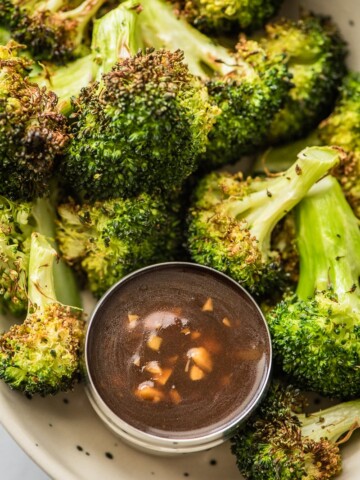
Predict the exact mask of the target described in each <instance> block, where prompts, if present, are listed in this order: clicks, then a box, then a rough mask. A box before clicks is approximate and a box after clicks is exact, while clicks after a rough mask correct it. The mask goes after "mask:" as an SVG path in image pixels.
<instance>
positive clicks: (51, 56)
mask: <svg viewBox="0 0 360 480" xmlns="http://www.w3.org/2000/svg"><path fill="white" fill-rule="evenodd" d="M104 3H105V0H84V1H83V2H82V3H81V4H80V5H79V6H77V7H76V8H72V2H71V1H69V0H55V1H54V0H7V1H6V5H5V7H4V16H5V20H7V22H8V25H10V29H11V31H12V36H13V38H15V40H17V41H19V42H20V43H23V44H25V45H26V46H27V47H28V48H29V50H30V51H31V53H32V55H33V56H34V58H37V59H40V60H51V61H64V60H69V59H71V58H72V57H75V56H79V55H82V54H83V53H84V51H86V49H85V47H84V41H85V40H86V32H87V26H88V24H89V22H90V21H91V20H92V18H93V17H94V15H95V14H96V13H97V11H98V10H99V8H100V7H101V6H102V5H103V4H104ZM0 18H1V16H0Z"/></svg>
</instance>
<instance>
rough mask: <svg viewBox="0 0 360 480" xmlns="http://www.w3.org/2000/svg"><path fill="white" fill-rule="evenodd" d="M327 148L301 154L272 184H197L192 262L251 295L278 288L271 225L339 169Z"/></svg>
mask: <svg viewBox="0 0 360 480" xmlns="http://www.w3.org/2000/svg"><path fill="white" fill-rule="evenodd" d="M339 155H340V154H339V153H338V151H337V150H335V149H332V148H330V147H322V148H309V149H305V150H303V151H302V152H301V153H300V154H299V156H298V160H297V161H296V162H295V163H294V165H292V166H291V167H290V168H289V169H288V170H287V171H286V172H284V173H283V174H282V175H280V176H278V177H272V178H266V179H264V178H257V179H252V178H248V179H246V180H244V179H243V177H242V175H241V174H240V175H239V174H235V175H231V174H228V173H225V172H223V173H211V174H210V175H208V176H206V177H205V178H204V179H203V180H202V181H201V182H200V184H199V186H198V187H197V189H196V192H195V202H194V205H193V208H192V209H191V211H190V222H189V233H188V244H189V250H190V253H191V255H192V258H193V259H194V260H195V261H197V262H199V263H201V264H204V265H209V266H212V267H214V268H216V269H218V270H220V271H223V272H225V273H227V274H229V275H230V276H231V277H233V278H234V279H235V280H237V281H238V282H240V283H241V284H243V285H244V286H245V287H246V288H248V289H249V290H250V291H251V292H252V293H254V294H257V295H259V294H262V293H264V291H266V290H267V289H268V288H269V287H270V286H271V285H272V284H274V283H275V282H279V278H280V277H281V274H282V269H281V256H280V254H279V251H275V250H273V249H272V247H271V234H272V232H273V229H274V227H275V225H276V224H277V223H278V222H279V221H280V220H281V218H283V217H284V216H285V215H286V213H288V212H289V211H290V210H291V209H292V208H293V207H294V206H295V205H296V204H297V203H298V202H299V201H300V200H301V199H302V197H303V196H304V195H305V194H306V193H307V191H308V189H309V188H310V187H311V186H312V185H313V184H314V183H315V182H317V181H318V180H319V179H320V178H321V177H322V176H323V175H325V174H326V173H327V172H328V170H329V169H331V168H332V167H333V166H334V165H336V164H337V163H339Z"/></svg>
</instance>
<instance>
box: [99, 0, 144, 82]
mask: <svg viewBox="0 0 360 480" xmlns="http://www.w3.org/2000/svg"><path fill="white" fill-rule="evenodd" d="M139 11H140V10H139V1H138V0H128V1H127V2H124V3H122V4H121V5H120V6H119V7H117V8H115V9H114V10H111V11H110V12H109V13H107V14H106V15H105V16H104V17H102V18H101V19H99V20H96V21H95V22H94V30H93V39H92V44H91V49H92V52H93V56H94V65H95V71H94V78H95V79H96V80H100V79H101V76H102V75H103V74H104V73H107V72H109V71H110V70H111V69H112V67H113V66H114V65H115V64H116V63H117V62H118V61H119V60H123V59H126V58H129V57H131V56H132V55H135V54H136V53H137V52H138V51H139V50H140V49H142V48H143V44H142V40H141V37H140V32H139V29H138V28H137V21H138V14H139Z"/></svg>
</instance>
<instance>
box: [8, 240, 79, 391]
mask: <svg viewBox="0 0 360 480" xmlns="http://www.w3.org/2000/svg"><path fill="white" fill-rule="evenodd" d="M56 259H57V253H56V251H55V250H54V249H53V248H52V247H51V245H50V243H49V242H48V241H47V239H46V237H44V236H42V235H40V234H38V233H33V234H32V236H31V245H30V261H29V283H28V297H29V310H28V314H27V317H26V319H25V321H24V323H23V324H21V325H14V326H12V327H11V328H10V330H9V331H8V332H6V333H4V334H3V335H2V336H1V337H0V378H2V379H3V380H4V381H5V382H6V383H7V384H8V385H9V386H10V387H11V388H14V389H17V390H21V391H22V392H25V393H27V394H35V393H39V394H42V395H48V394H54V393H57V392H58V391H61V390H68V389H70V388H71V387H72V386H73V384H74V382H75V381H76V379H77V378H78V376H79V373H80V359H81V351H82V340H83V335H84V322H83V320H82V319H81V312H80V311H78V310H76V309H75V310H74V309H73V308H72V307H71V306H66V305H63V304H62V303H60V302H59V301H58V300H57V298H56V293H55V288H54V278H53V263H54V261H55V260H56Z"/></svg>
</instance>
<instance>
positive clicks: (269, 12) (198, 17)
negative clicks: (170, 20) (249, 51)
mask: <svg viewBox="0 0 360 480" xmlns="http://www.w3.org/2000/svg"><path fill="white" fill-rule="evenodd" d="M172 3H174V7H175V8H176V11H177V12H179V14H180V15H182V16H184V17H185V18H186V20H187V21H189V22H190V23H192V24H193V25H194V26H195V27H196V28H198V29H199V30H201V31H205V32H216V33H227V32H229V31H231V30H236V29H241V30H250V29H251V30H253V29H256V28H260V27H262V26H263V24H264V23H265V21H266V20H267V19H268V18H270V17H272V16H273V15H274V14H275V13H276V12H277V10H278V8H279V7H280V5H281V3H282V0H251V1H249V0H230V1H229V0H220V1H217V0H172Z"/></svg>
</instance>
